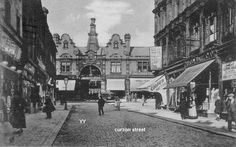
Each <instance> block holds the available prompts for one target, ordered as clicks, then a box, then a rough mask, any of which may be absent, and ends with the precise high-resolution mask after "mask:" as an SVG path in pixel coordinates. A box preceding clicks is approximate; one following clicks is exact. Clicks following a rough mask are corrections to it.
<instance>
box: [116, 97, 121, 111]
mask: <svg viewBox="0 0 236 147" xmlns="http://www.w3.org/2000/svg"><path fill="white" fill-rule="evenodd" d="M115 106H116V108H117V110H119V111H120V98H119V97H118V96H116V98H115Z"/></svg>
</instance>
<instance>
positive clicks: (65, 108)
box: [64, 78, 68, 110]
mask: <svg viewBox="0 0 236 147" xmlns="http://www.w3.org/2000/svg"><path fill="white" fill-rule="evenodd" d="M64 83H65V91H67V84H68V78H65V79H64ZM64 110H68V109H67V102H66V98H65V107H64Z"/></svg>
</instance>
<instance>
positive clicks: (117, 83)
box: [107, 79, 125, 90]
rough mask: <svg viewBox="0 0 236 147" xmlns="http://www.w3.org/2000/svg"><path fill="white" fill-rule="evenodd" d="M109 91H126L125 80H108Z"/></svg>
mask: <svg viewBox="0 0 236 147" xmlns="http://www.w3.org/2000/svg"><path fill="white" fill-rule="evenodd" d="M107 90H125V79H107Z"/></svg>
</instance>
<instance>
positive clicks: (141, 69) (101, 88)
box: [53, 18, 153, 99]
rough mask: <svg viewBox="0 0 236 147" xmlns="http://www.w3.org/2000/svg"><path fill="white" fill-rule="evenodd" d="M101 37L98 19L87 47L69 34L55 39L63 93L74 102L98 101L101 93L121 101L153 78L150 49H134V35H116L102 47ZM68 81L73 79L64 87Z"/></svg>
mask: <svg viewBox="0 0 236 147" xmlns="http://www.w3.org/2000/svg"><path fill="white" fill-rule="evenodd" d="M97 35H98V34H97V33H96V24H95V19H94V18H92V19H91V24H90V32H89V33H88V43H87V46H86V47H77V46H75V44H74V42H73V40H72V39H71V38H70V36H69V35H68V34H63V35H62V36H61V37H60V36H59V35H58V34H54V35H53V37H54V42H55V43H56V46H57V50H58V54H57V63H56V67H57V79H58V80H57V85H58V90H59V93H61V94H63V93H67V95H71V96H70V97H71V98H74V99H80V98H82V99H87V98H92V99H96V98H97V94H98V93H100V92H101V93H107V92H113V93H115V94H116V95H119V96H120V97H123V96H124V95H125V93H128V92H138V91H139V90H138V89H137V87H138V86H140V85H141V84H143V83H144V82H146V81H148V80H150V79H151V78H152V77H153V75H152V73H151V72H149V47H133V46H130V39H131V36H130V34H125V36H124V40H122V38H121V37H120V35H118V34H113V35H112V37H111V39H110V40H109V42H108V43H107V45H106V46H104V47H101V46H99V44H98V39H97ZM65 78H69V82H68V84H65V83H64V79H65ZM138 93H140V92H138ZM67 97H68V96H67Z"/></svg>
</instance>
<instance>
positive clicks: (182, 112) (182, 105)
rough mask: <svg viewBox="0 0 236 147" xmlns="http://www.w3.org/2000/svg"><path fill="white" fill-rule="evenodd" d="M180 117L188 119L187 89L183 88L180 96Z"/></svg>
mask: <svg viewBox="0 0 236 147" xmlns="http://www.w3.org/2000/svg"><path fill="white" fill-rule="evenodd" d="M179 109H180V115H181V118H182V119H185V118H187V113H188V111H187V110H188V108H187V92H186V88H185V87H183V88H182V91H181V96H180V107H179Z"/></svg>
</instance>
